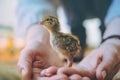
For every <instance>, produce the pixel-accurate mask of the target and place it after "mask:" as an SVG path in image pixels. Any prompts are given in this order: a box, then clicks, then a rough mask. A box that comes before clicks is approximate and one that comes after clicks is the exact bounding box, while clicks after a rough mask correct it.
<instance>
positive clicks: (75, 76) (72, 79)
mask: <svg viewBox="0 0 120 80" xmlns="http://www.w3.org/2000/svg"><path fill="white" fill-rule="evenodd" d="M69 79H70V80H82V77H81V76H80V75H78V74H73V75H71V76H70V77H69Z"/></svg>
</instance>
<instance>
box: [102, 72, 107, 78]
mask: <svg viewBox="0 0 120 80" xmlns="http://www.w3.org/2000/svg"><path fill="white" fill-rule="evenodd" d="M106 75H107V73H106V71H102V77H103V79H105V77H106Z"/></svg>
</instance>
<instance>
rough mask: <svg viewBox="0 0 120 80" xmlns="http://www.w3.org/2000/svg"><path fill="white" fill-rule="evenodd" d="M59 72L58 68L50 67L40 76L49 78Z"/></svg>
mask: <svg viewBox="0 0 120 80" xmlns="http://www.w3.org/2000/svg"><path fill="white" fill-rule="evenodd" d="M57 70H58V67H55V66H52V67H49V68H48V69H45V70H43V71H42V72H41V74H40V75H41V76H47V77H49V76H52V75H54V74H56V73H57Z"/></svg>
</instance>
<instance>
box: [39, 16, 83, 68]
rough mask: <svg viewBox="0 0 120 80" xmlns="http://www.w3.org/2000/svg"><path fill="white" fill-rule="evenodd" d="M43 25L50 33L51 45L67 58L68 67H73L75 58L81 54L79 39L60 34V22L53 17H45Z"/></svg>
mask: <svg viewBox="0 0 120 80" xmlns="http://www.w3.org/2000/svg"><path fill="white" fill-rule="evenodd" d="M41 24H42V25H43V26H44V27H45V28H46V29H47V30H48V31H49V33H50V44H51V46H52V47H53V49H54V50H55V51H57V52H58V53H62V54H63V55H64V56H65V57H66V58H67V66H68V67H71V66H72V63H73V57H74V56H75V55H76V54H78V53H80V49H81V47H80V41H79V39H78V38H77V37H76V36H74V35H71V34H66V33H62V32H60V24H59V21H58V19H57V18H55V17H53V16H45V17H43V18H42V21H41Z"/></svg>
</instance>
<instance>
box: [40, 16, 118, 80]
mask: <svg viewBox="0 0 120 80" xmlns="http://www.w3.org/2000/svg"><path fill="white" fill-rule="evenodd" d="M106 26H107V29H106V32H105V34H104V36H103V38H104V39H105V38H107V37H109V36H111V35H120V31H119V30H120V18H116V19H114V20H113V21H111V22H110V23H109V24H108V25H106ZM119 69H120V40H119V39H117V38H111V39H108V40H106V41H105V42H103V43H102V44H101V45H100V46H99V47H98V48H96V49H94V50H93V51H92V52H90V53H89V54H88V55H87V56H86V57H85V58H84V59H83V60H82V61H81V62H80V63H79V64H78V65H77V66H76V67H74V68H69V67H62V68H58V67H57V68H54V69H53V70H54V71H53V72H52V73H51V72H49V73H47V72H46V71H45V70H47V71H50V70H51V68H48V69H45V70H43V71H42V72H41V75H44V76H47V75H46V73H47V74H49V75H52V74H53V73H54V74H56V75H57V74H65V75H70V76H72V75H74V74H79V76H80V77H82V78H84V77H86V76H87V78H89V79H91V80H112V78H113V76H114V75H115V74H116V73H117V71H118V70H119ZM51 71H52V70H51ZM50 73H51V74H50ZM68 77H69V76H68ZM89 79H87V80H89ZM71 80H72V79H71Z"/></svg>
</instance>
